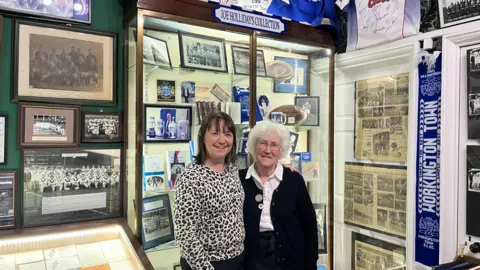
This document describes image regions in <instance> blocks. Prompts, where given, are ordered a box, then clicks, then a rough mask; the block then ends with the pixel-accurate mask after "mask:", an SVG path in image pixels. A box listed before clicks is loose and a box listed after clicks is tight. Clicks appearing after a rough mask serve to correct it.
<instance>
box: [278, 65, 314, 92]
mask: <svg viewBox="0 0 480 270" xmlns="http://www.w3.org/2000/svg"><path fill="white" fill-rule="evenodd" d="M275 60H276V61H282V62H285V63H286V64H288V65H290V66H291V67H292V69H293V75H292V76H289V77H288V78H283V79H275V85H274V88H273V89H274V90H273V92H275V93H294V94H307V86H308V84H309V81H308V73H309V72H310V71H309V70H308V60H303V59H293V58H287V57H279V56H275Z"/></svg>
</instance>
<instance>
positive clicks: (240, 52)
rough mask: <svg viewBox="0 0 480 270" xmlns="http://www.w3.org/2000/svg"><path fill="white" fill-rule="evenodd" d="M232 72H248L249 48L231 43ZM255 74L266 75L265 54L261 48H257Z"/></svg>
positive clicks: (242, 73)
mask: <svg viewBox="0 0 480 270" xmlns="http://www.w3.org/2000/svg"><path fill="white" fill-rule="evenodd" d="M232 58H233V72H234V73H235V74H241V75H249V74H250V49H249V48H247V47H238V46H233V45H232ZM257 76H261V77H265V76H267V73H266V68H265V56H264V55H263V51H262V50H257Z"/></svg>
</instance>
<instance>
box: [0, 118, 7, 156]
mask: <svg viewBox="0 0 480 270" xmlns="http://www.w3.org/2000/svg"><path fill="white" fill-rule="evenodd" d="M7 127H8V116H7V115H6V114H0V165H3V164H7Z"/></svg>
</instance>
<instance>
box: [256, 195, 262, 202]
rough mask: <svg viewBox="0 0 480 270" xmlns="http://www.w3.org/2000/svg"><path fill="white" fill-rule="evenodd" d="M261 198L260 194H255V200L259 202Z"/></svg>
mask: <svg viewBox="0 0 480 270" xmlns="http://www.w3.org/2000/svg"><path fill="white" fill-rule="evenodd" d="M262 200H263V196H262V194H257V196H255V201H257V202H261V201H262Z"/></svg>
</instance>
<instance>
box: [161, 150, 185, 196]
mask: <svg viewBox="0 0 480 270" xmlns="http://www.w3.org/2000/svg"><path fill="white" fill-rule="evenodd" d="M188 155H189V153H188V152H187V151H167V152H166V153H165V157H166V158H167V172H166V175H167V179H168V190H175V187H176V185H177V180H178V179H179V178H180V175H182V173H183V172H184V171H185V168H186V165H187V156H188Z"/></svg>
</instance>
